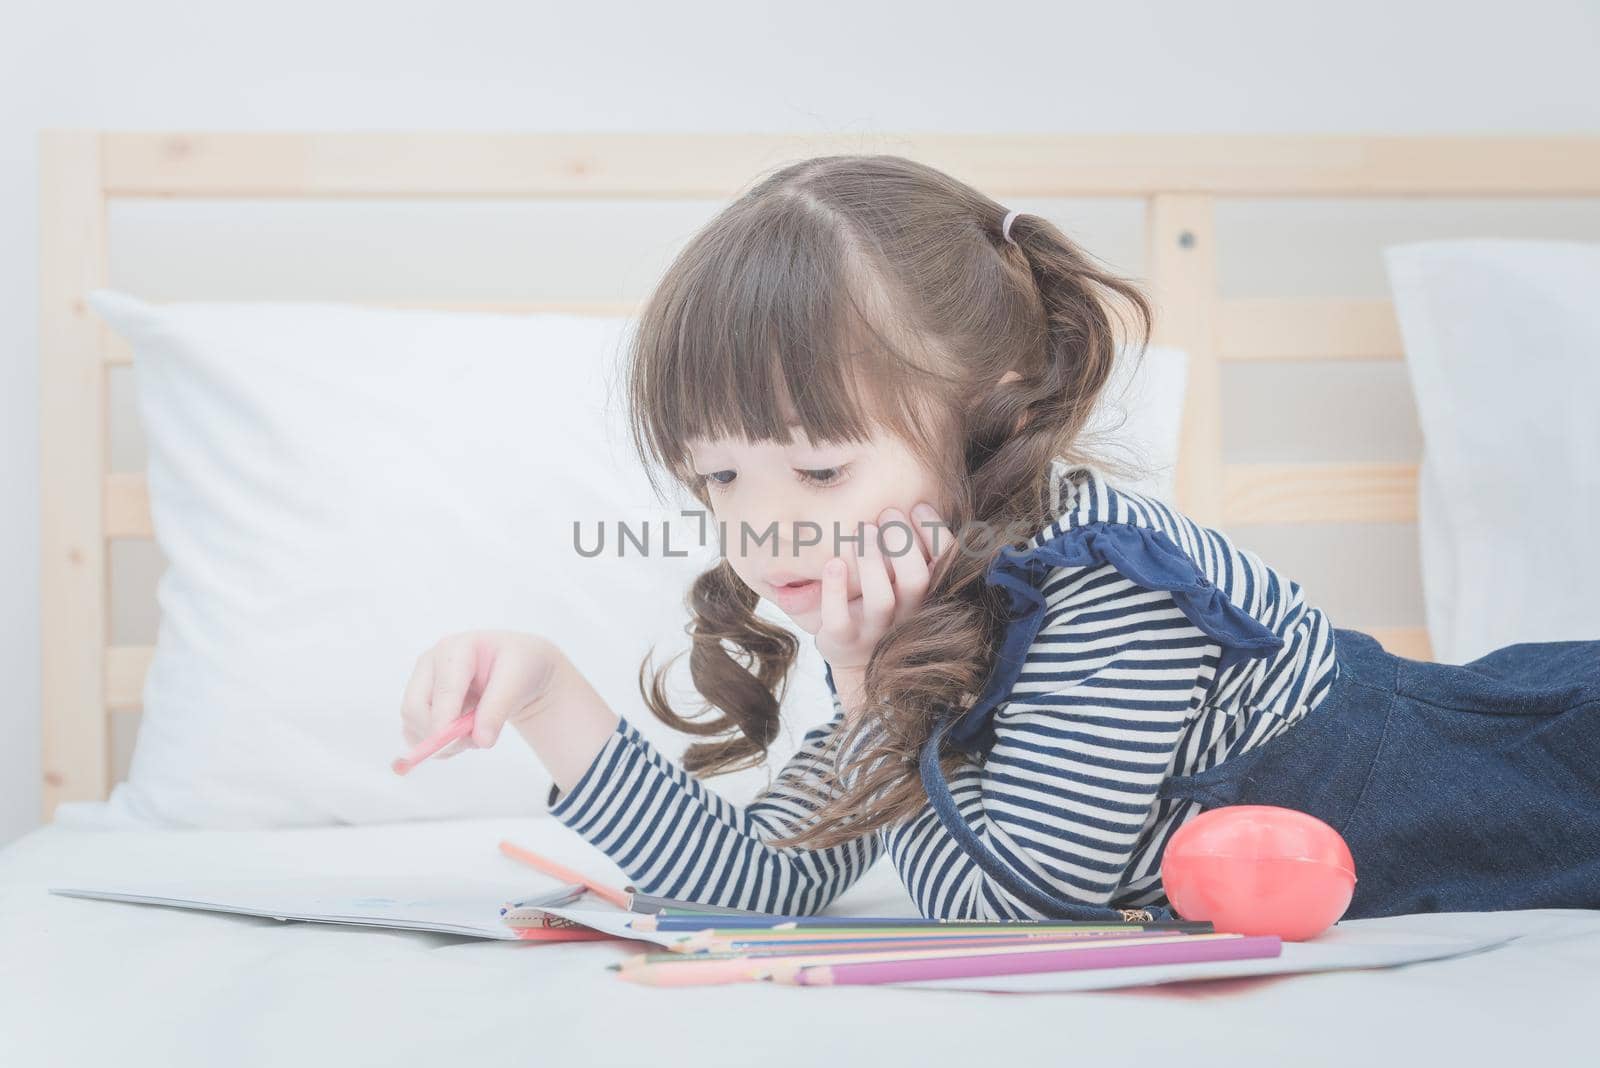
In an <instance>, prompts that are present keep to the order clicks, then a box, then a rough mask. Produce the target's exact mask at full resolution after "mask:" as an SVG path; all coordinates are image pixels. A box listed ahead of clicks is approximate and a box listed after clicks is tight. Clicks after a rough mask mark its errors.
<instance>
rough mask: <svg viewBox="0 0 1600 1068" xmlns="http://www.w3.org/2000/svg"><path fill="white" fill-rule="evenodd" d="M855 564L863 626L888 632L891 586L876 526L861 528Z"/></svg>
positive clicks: (892, 610)
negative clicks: (861, 532)
mask: <svg viewBox="0 0 1600 1068" xmlns="http://www.w3.org/2000/svg"><path fill="white" fill-rule="evenodd" d="M857 564H858V566H859V567H860V569H861V622H862V625H863V626H865V627H866V628H868V630H869V631H871V632H872V633H878V632H880V631H884V630H887V629H888V628H889V624H890V623H891V622H892V621H893V620H894V587H893V586H892V585H890V583H889V572H888V569H887V567H886V565H885V562H884V559H883V553H882V552H881V550H880V549H879V547H878V527H877V524H875V523H867V524H865V525H864V527H863V535H862V540H861V551H860V554H859V555H858V556H857Z"/></svg>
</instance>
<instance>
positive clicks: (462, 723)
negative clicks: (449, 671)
mask: <svg viewBox="0 0 1600 1068" xmlns="http://www.w3.org/2000/svg"><path fill="white" fill-rule="evenodd" d="M477 721H478V714H477V713H476V712H468V713H467V714H466V715H464V716H457V717H456V718H455V719H453V720H451V721H450V722H449V723H447V724H446V725H445V726H444V728H443V729H442V730H440V731H439V732H438V733H437V734H435V735H433V736H432V737H429V738H424V739H423V740H422V741H420V742H418V743H417V744H416V746H415V747H413V748H412V750H411V752H409V753H407V754H406V755H405V756H403V757H400V758H399V759H397V760H396V761H395V762H394V763H393V764H391V765H389V766H390V767H392V768H394V773H395V774H396V775H404V774H405V773H406V772H408V771H410V770H411V769H412V768H414V767H416V766H417V765H418V764H420V763H422V762H423V761H424V760H427V759H428V758H429V757H431V756H433V754H435V753H437V752H438V751H439V750H441V749H443V748H444V747H445V746H447V745H449V744H450V743H451V742H453V741H455V740H456V739H457V738H464V737H466V736H467V735H469V734H471V733H472V728H473V725H474V724H476V723H477Z"/></svg>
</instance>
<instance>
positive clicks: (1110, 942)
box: [616, 934, 1278, 986]
mask: <svg viewBox="0 0 1600 1068" xmlns="http://www.w3.org/2000/svg"><path fill="white" fill-rule="evenodd" d="M1243 938H1244V936H1243V935H1235V934H1202V935H1185V934H1177V935H1173V934H1165V935H1150V936H1145V937H1140V938H1133V939H1107V940H1105V941H1095V942H1085V943H1083V944H1081V945H1072V946H1062V945H1060V944H1058V943H1039V944H1029V945H1019V946H1011V947H1008V948H1005V949H995V948H993V947H976V948H970V949H952V948H933V949H926V950H898V949H897V950H888V951H883V952H876V953H837V952H836V953H821V954H818V953H799V954H796V955H794V956H787V957H785V956H769V957H742V958H741V957H734V958H718V959H699V958H697V957H693V956H685V957H683V958H681V959H679V960H662V961H659V962H649V961H645V960H644V959H643V958H644V956H645V954H638V955H636V956H635V957H631V958H628V959H626V960H624V961H622V962H621V963H620V964H619V965H617V966H616V970H617V974H618V976H619V977H620V978H623V979H627V980H628V981H630V982H636V983H642V984H645V985H649V986H698V985H702V984H715V983H734V982H745V981H749V980H756V979H769V978H772V979H776V978H778V977H779V976H780V975H781V976H784V977H786V978H784V979H783V980H781V981H792V977H793V976H795V975H796V974H797V973H798V971H799V969H801V968H804V967H807V966H810V965H820V964H827V965H830V966H832V967H835V968H837V967H839V966H840V965H843V964H867V963H891V962H917V961H924V962H925V961H932V960H942V959H946V958H950V957H983V958H995V957H1009V956H1013V955H1022V956H1032V955H1037V956H1040V957H1041V958H1048V959H1051V960H1057V959H1072V960H1076V959H1077V958H1076V957H1072V956H1070V955H1072V954H1080V955H1082V954H1089V955H1092V957H1093V959H1108V960H1118V961H1120V960H1122V959H1123V958H1121V957H1120V956H1105V955H1106V954H1110V953H1112V951H1117V952H1119V953H1120V952H1121V951H1122V950H1125V949H1130V948H1135V946H1136V947H1137V948H1139V949H1141V950H1143V951H1144V957H1142V958H1140V959H1139V962H1140V963H1151V964H1155V963H1166V961H1165V960H1164V959H1163V958H1161V956H1160V955H1159V954H1158V953H1155V950H1157V949H1159V948H1161V947H1170V946H1174V945H1184V944H1187V943H1201V942H1213V941H1237V940H1240V939H1243ZM1271 941H1272V942H1273V943H1276V942H1277V941H1278V940H1277V939H1276V938H1275V937H1273V938H1271ZM1063 955H1069V956H1067V957H1063ZM1262 955H1266V954H1262ZM1178 959H1190V958H1185V957H1180V958H1178ZM1193 959H1200V960H1204V959H1213V958H1207V957H1204V956H1200V957H1195V958H1193ZM989 966H991V967H992V966H994V965H993V964H992V963H991V964H990V965H989ZM1080 966H1081V967H1094V966H1096V965H1080ZM1099 966H1101V967H1115V966H1119V965H1114V964H1107V965H1099ZM1040 970H1053V971H1054V970H1062V969H1060V968H1059V967H1056V968H1051V969H1040ZM977 974H983V973H981V972H980V973H977ZM811 985H818V984H811Z"/></svg>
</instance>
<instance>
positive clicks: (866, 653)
mask: <svg viewBox="0 0 1600 1068" xmlns="http://www.w3.org/2000/svg"><path fill="white" fill-rule="evenodd" d="M878 519H879V522H880V523H881V524H882V525H883V526H886V527H888V528H889V529H888V532H887V533H885V534H884V535H883V540H884V543H885V544H884V545H883V546H880V545H879V544H878V538H879V533H878V532H879V530H880V527H879V525H878V524H876V523H867V524H864V525H863V530H864V536H863V538H862V540H861V544H860V545H859V546H854V547H853V550H854V551H853V552H852V553H851V556H852V558H853V559H854V560H855V562H856V567H855V570H856V572H857V573H858V574H859V575H860V583H861V595H860V596H859V597H855V598H852V597H849V596H848V595H849V589H850V581H849V579H850V567H849V564H848V563H847V561H846V560H845V559H844V558H843V557H838V556H836V557H834V558H833V559H831V560H829V561H828V562H827V563H826V564H824V565H823V568H822V606H821V616H822V620H821V624H820V626H819V627H818V628H817V635H816V645H817V651H818V652H820V653H821V654H822V656H823V658H824V659H825V660H827V661H828V664H829V666H830V667H831V668H832V669H833V671H834V674H835V675H837V674H839V673H840V672H859V671H865V669H866V666H867V660H868V659H869V658H870V657H871V656H872V650H873V649H875V648H876V647H877V645H878V641H879V639H881V638H882V637H883V636H884V634H885V633H887V632H888V630H889V628H890V627H892V626H894V625H895V624H896V623H899V622H900V621H901V620H903V619H905V618H907V617H908V616H910V615H911V613H913V612H915V611H916V610H917V606H918V605H920V604H921V603H922V599H923V595H924V594H926V593H927V592H928V583H929V576H930V575H931V573H932V571H933V568H934V566H935V565H936V564H937V563H938V562H939V560H940V559H941V558H943V557H944V555H945V554H946V553H948V552H949V551H950V546H951V545H952V544H953V543H954V540H955V539H954V538H952V537H951V535H950V531H949V528H948V527H946V526H945V525H944V523H943V521H942V520H940V518H939V513H938V512H936V511H934V509H933V508H931V507H929V506H928V505H926V504H919V505H917V507H916V508H914V509H912V515H911V517H910V518H909V519H908V518H907V517H906V515H905V513H903V512H901V511H900V510H899V509H898V508H886V509H884V510H883V511H882V512H881V513H879V515H878ZM908 527H909V528H910V530H909V531H908V530H907V528H908ZM908 539H909V545H908V544H907V542H908ZM885 549H887V551H885Z"/></svg>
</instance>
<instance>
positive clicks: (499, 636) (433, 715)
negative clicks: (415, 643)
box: [400, 630, 565, 759]
mask: <svg viewBox="0 0 1600 1068" xmlns="http://www.w3.org/2000/svg"><path fill="white" fill-rule="evenodd" d="M564 662H565V657H564V655H563V654H562V652H561V650H559V649H558V648H556V646H555V644H554V643H553V642H551V641H549V640H548V639H546V638H543V637H540V636H539V635H537V634H522V633H519V632H517V631H509V630H469V631H463V632H461V633H458V634H451V635H447V636H446V637H444V638H441V639H439V641H438V642H437V643H435V644H434V646H433V647H432V648H430V649H429V650H428V651H427V652H425V653H423V654H422V656H420V657H419V658H418V659H417V665H416V667H415V668H413V669H412V672H411V679H410V681H408V682H407V683H406V689H405V696H404V698H402V700H401V705H400V718H401V725H402V733H403V734H404V735H405V740H406V744H407V745H408V746H412V745H416V744H417V743H418V742H420V741H422V740H423V739H424V738H426V737H428V736H429V735H431V734H434V733H435V732H437V731H439V730H441V729H442V728H444V727H445V726H446V725H447V724H449V723H450V721H451V720H454V719H456V718H457V717H458V716H462V715H465V714H466V713H468V712H476V713H477V717H476V722H475V725H474V727H473V731H472V733H471V734H470V735H468V736H466V737H464V738H460V739H457V740H456V741H454V742H451V743H450V744H449V745H448V746H446V747H445V748H444V749H441V750H440V751H439V753H438V754H437V755H436V757H435V759H439V758H441V757H451V756H454V755H455V754H457V753H459V752H461V751H462V750H463V749H473V748H477V749H487V748H488V747H490V746H492V745H494V744H495V742H496V741H498V740H499V738H500V731H501V730H502V729H503V728H504V727H505V726H506V725H507V724H512V725H519V724H520V723H521V722H523V721H525V720H527V719H530V718H531V717H532V716H533V715H534V714H535V713H536V712H537V711H538V710H539V708H540V707H541V706H540V699H541V698H542V697H544V696H545V694H547V693H548V692H549V691H550V689H551V686H552V684H553V682H554V680H555V678H556V674H557V672H558V670H559V669H560V668H561V665H562V664H563V663H564Z"/></svg>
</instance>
